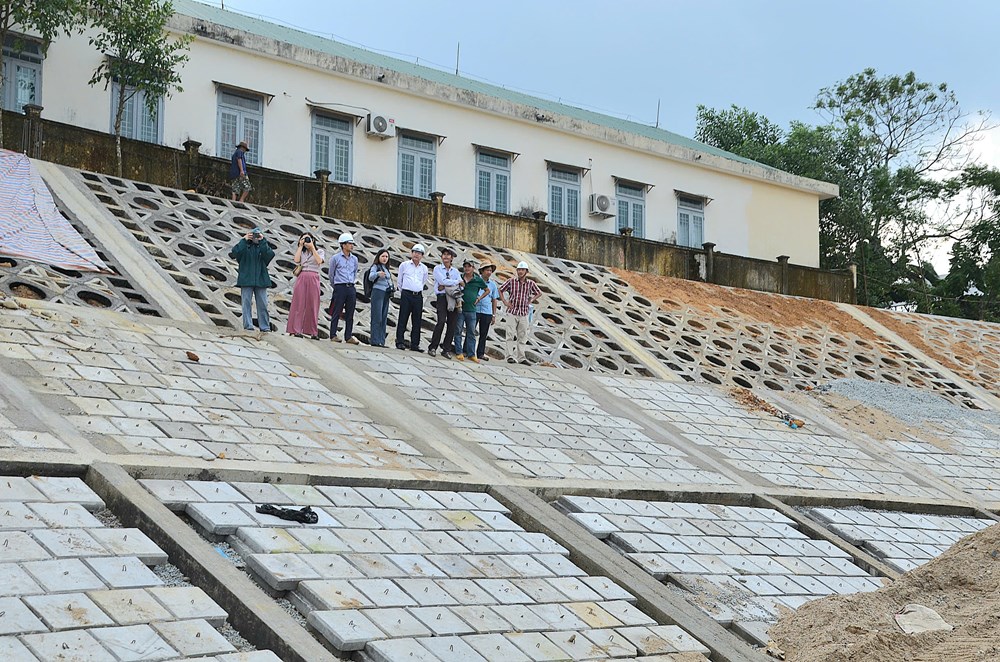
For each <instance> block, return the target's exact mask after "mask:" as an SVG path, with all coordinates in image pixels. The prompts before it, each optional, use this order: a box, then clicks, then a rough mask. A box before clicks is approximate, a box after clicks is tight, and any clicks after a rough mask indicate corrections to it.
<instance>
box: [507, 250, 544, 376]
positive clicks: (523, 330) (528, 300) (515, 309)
mask: <svg viewBox="0 0 1000 662" xmlns="http://www.w3.org/2000/svg"><path fill="white" fill-rule="evenodd" d="M500 296H501V297H503V302H504V305H505V306H507V312H509V313H510V314H511V315H513V316H514V350H515V352H514V359H513V360H516V361H517V362H518V363H523V364H525V365H530V364H529V363H528V357H527V356H525V355H524V347H525V345H527V344H528V313H529V312H530V311H531V305H532V304H533V303H535V302H536V301H538V297H540V296H542V291H541V290H540V289H539V288H538V284H537V283H535V281H533V280H528V263H527V262H518V263H517V276H516V277H514V278H511V279H510V280H508V281H507V282H506V283H504V284H503V285H501V286H500ZM510 360H511V359H508V361H510Z"/></svg>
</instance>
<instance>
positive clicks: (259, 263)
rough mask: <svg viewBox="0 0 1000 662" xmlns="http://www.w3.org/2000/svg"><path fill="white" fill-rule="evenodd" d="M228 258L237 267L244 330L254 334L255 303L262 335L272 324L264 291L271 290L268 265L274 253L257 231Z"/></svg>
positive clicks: (241, 240) (241, 241)
mask: <svg viewBox="0 0 1000 662" xmlns="http://www.w3.org/2000/svg"><path fill="white" fill-rule="evenodd" d="M229 257H231V258H233V259H235V260H236V262H237V263H239V265H240V271H239V274H238V275H237V276H236V286H237V287H239V288H240V294H241V295H242V297H243V328H244V329H245V330H247V331H253V310H252V309H251V305H252V302H253V300H254V299H256V300H257V322H258V326H259V327H260V330H261V331H264V332H267V331H270V330H271V320H270V318H268V316H267V288H269V287H271V277H270V276H268V275H267V265H268V263H269V262H270V261H271V260H272V259H273V258H274V249H273V248H271V245H270V244H269V243H267V242H266V241H264V233H263V232H261V229H260V228H254V229H253V231H251V232H248V233H246V235H245V236H244V237H243V238H242V239H240V243H238V244H236V245H235V246H233V249H232V250H231V251H229Z"/></svg>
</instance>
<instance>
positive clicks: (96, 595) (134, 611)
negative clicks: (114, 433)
mask: <svg viewBox="0 0 1000 662" xmlns="http://www.w3.org/2000/svg"><path fill="white" fill-rule="evenodd" d="M0 485H4V486H5V489H6V492H5V496H8V497H9V496H15V495H16V496H17V497H19V499H20V501H18V502H12V501H4V502H0V512H3V513H7V512H13V511H14V510H17V509H18V508H24V509H26V510H27V511H28V512H31V513H35V517H34V519H33V520H23V521H22V522H21V524H20V528H17V525H16V524H15V523H14V521H13V520H12V519H10V518H8V520H9V521H8V525H7V526H6V527H5V529H4V530H3V531H0V549H2V550H4V552H3V561H4V562H3V563H0V580H2V581H0V584H2V586H3V587H2V589H0V595H2V596H6V597H0V635H3V636H2V637H0V652H6V653H9V654H10V655H11V656H12V657H9V659H11V660H18V661H20V660H33V659H36V658H37V659H38V660H44V661H47V660H57V659H59V660H63V659H65V660H69V659H73V660H86V661H87V662H91V661H98V660H109V661H118V662H125V661H133V660H134V661H138V660H167V659H170V660H187V659H204V657H203V656H204V655H205V654H215V653H224V652H225V653H230V652H236V649H235V648H234V647H233V645H232V644H231V643H229V641H227V640H226V639H225V637H223V635H222V634H221V633H220V632H219V631H218V630H217V629H216V628H217V627H218V626H222V625H223V624H224V623H225V621H226V619H227V615H226V612H225V611H223V610H222V609H221V608H220V607H219V605H217V604H216V603H215V602H214V601H213V600H211V599H210V598H209V597H208V596H207V595H205V593H204V592H203V591H202V590H201V589H199V588H195V587H193V586H180V585H170V586H166V585H164V580H163V579H162V578H161V577H160V575H159V574H157V573H155V572H154V571H153V570H152V569H151V568H150V567H149V566H153V565H157V564H162V563H166V562H167V561H168V558H167V555H166V553H165V552H163V551H162V550H161V549H159V548H158V547H157V546H156V545H155V544H154V543H153V542H152V541H151V540H150V539H149V538H147V537H146V536H145V535H144V534H143V533H142V532H140V531H138V530H136V529H126V528H117V527H115V526H112V525H110V524H107V525H106V524H104V523H103V522H104V519H103V515H101V513H98V515H99V517H94V516H93V515H91V514H90V511H91V510H97V507H98V506H101V507H103V505H104V501H103V499H102V498H101V497H99V496H98V495H97V494H96V493H95V492H94V491H93V490H92V489H91V488H90V487H89V486H88V485H87V484H86V483H85V482H84V481H83V480H81V479H80V478H75V477H67V476H45V475H34V476H31V477H29V478H27V479H25V478H23V477H20V476H8V475H2V476H0ZM77 527H79V528H77ZM171 581H173V580H171ZM26 651H30V653H28V652H26ZM250 659H252V658H250ZM261 659H267V658H263V657H262V658H261ZM271 659H275V658H273V657H272V658H271Z"/></svg>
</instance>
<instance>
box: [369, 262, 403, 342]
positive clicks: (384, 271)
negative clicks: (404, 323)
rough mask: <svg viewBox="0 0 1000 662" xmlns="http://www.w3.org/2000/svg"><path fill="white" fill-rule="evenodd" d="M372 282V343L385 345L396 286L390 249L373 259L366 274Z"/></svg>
mask: <svg viewBox="0 0 1000 662" xmlns="http://www.w3.org/2000/svg"><path fill="white" fill-rule="evenodd" d="M365 278H367V279H368V280H370V281H371V283H372V299H371V304H370V305H371V319H372V324H371V344H372V346H373V347H385V326H386V323H387V322H388V319H389V299H391V298H392V293H393V292H394V291H395V289H396V287H395V285H393V283H392V274H390V273H389V251H388V250H386V249H384V248H383V249H382V250H380V251H379V252H378V253H376V254H375V259H374V260H372V266H371V268H369V269H368V273H366V274H365Z"/></svg>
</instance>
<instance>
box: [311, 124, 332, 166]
mask: <svg viewBox="0 0 1000 662" xmlns="http://www.w3.org/2000/svg"><path fill="white" fill-rule="evenodd" d="M313 170H333V168H331V167H330V136H328V135H327V134H325V133H321V132H319V131H316V132H314V133H313Z"/></svg>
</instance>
